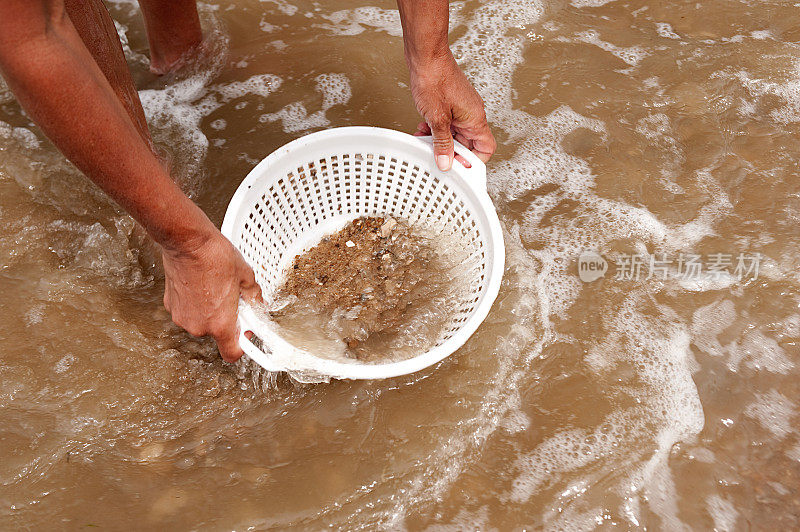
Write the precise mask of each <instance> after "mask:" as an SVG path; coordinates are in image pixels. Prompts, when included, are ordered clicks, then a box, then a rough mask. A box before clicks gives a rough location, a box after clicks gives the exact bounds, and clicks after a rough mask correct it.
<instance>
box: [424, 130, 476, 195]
mask: <svg viewBox="0 0 800 532" xmlns="http://www.w3.org/2000/svg"><path fill="white" fill-rule="evenodd" d="M416 138H418V139H420V140H422V141H424V142H425V143H426V144H428V145H430V146H433V137H432V136H430V135H428V136H424V137H416ZM453 147H454V149H455V152H456V153H457V154H458V155H460V156H462V157H463V158H464V159H466V160H467V162H469V164H471V165H472V167H471V168H467V167H466V166H464V165H463V164H461V161H458V160H456V159H454V160H453V164H458V165H461V167H462V168H463V169H464V170H463V172H464V174H465V175H467V176H469V178H470V181H469V182H468V184H469V185H476V184H479V185H481V186H482V187H483V189H484V190H485V189H486V164H485V163H484V162H483V161H481V160H480V159H479V158H478V156H477V155H475V154H474V153H472V151H470V149H469V148H467V147H466V146H464V145H463V144H461V143H460V142H458V141H457V140H456V139H453Z"/></svg>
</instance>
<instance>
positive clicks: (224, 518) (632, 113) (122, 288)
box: [0, 0, 800, 530]
mask: <svg viewBox="0 0 800 532" xmlns="http://www.w3.org/2000/svg"><path fill="white" fill-rule="evenodd" d="M392 7H393V6H392V5H391V4H390V3H389V2H383V1H380V2H377V0H370V1H369V2H368V3H367V5H365V4H364V3H362V2H357V1H349V0H338V1H336V2H319V3H318V2H310V1H305V0H271V1H262V2H257V1H255V0H247V1H244V0H243V1H239V2H228V1H224V0H218V1H213V2H209V3H207V4H205V5H204V9H203V20H204V24H205V26H206V28H207V31H208V32H209V34H211V35H212V37H211V39H212V42H213V47H212V48H213V49H214V50H215V51H216V52H217V54H216V55H215V56H214V57H213V58H207V59H205V60H204V62H203V63H202V64H201V65H200V66H197V67H196V69H195V71H194V72H193V73H188V74H184V75H183V76H179V77H178V78H171V79H161V78H156V77H154V76H152V75H150V74H149V73H148V71H147V59H146V52H147V50H146V45H145V38H144V34H143V28H142V21H141V18H140V16H139V14H138V11H137V8H136V5H135V3H130V2H124V1H116V2H111V3H110V4H109V8H110V10H111V12H112V15H113V16H114V18H115V20H116V21H117V22H118V23H119V30H120V32H121V33H122V34H123V35H124V36H125V39H126V48H127V55H128V59H129V62H130V64H131V67H132V69H133V72H134V76H135V79H136V82H137V84H138V86H139V88H140V89H141V91H142V100H143V102H144V104H145V108H146V112H147V114H148V119H149V121H150V124H151V128H152V130H153V133H154V136H155V138H156V140H157V141H158V143H159V145H160V146H161V147H162V148H163V149H164V150H165V151H166V152H167V153H168V154H169V155H170V157H171V160H172V164H173V166H174V169H175V175H176V179H178V180H179V181H180V182H181V184H182V186H183V187H184V188H185V189H186V190H187V191H189V192H190V193H192V194H193V196H194V198H195V199H196V201H198V202H199V204H200V205H201V206H202V207H203V208H204V209H205V210H206V211H207V212H208V213H209V215H210V216H211V218H212V220H214V221H216V222H218V223H219V222H220V221H221V219H222V216H223V214H224V211H225V208H226V205H227V201H228V199H229V198H230V197H231V195H232V194H233V192H234V190H235V189H236V187H237V185H238V183H239V182H240V181H241V179H242V178H243V177H244V176H245V175H246V173H247V172H248V171H249V170H250V169H251V168H252V167H253V166H254V165H255V163H256V162H257V161H259V160H260V159H262V158H263V157H264V156H266V155H267V154H268V153H270V152H271V151H272V150H273V149H275V148H277V147H278V146H280V145H282V144H284V143H286V142H287V141H289V140H291V139H294V138H297V137H298V136H300V135H302V134H304V133H307V132H310V131H314V130H318V129H320V128H324V127H331V126H342V125H354V124H369V125H378V126H384V127H391V128H396V129H403V130H411V129H413V127H414V125H415V124H416V121H417V117H416V114H415V112H414V108H413V105H412V103H411V100H410V97H409V92H408V88H407V82H408V80H407V73H406V71H405V66H404V62H403V57H402V52H401V40H400V37H399V24H398V21H397V15H396V12H394V11H392ZM452 12H453V16H452V23H451V39H452V43H453V49H454V51H455V53H456V55H457V57H458V59H459V61H460V62H461V63H462V65H463V66H464V68H465V70H466V71H467V73H468V74H469V76H470V77H471V79H472V80H473V81H474V82H475V83H476V85H477V86H478V87H479V90H480V92H481V94H482V96H483V97H484V99H485V100H486V103H487V107H488V112H489V117H490V120H491V122H492V124H493V127H494V130H495V133H496V135H497V137H498V140H499V145H500V148H499V150H498V153H497V155H496V157H495V158H494V159H493V161H492V163H491V164H490V166H489V190H490V193H491V195H492V197H493V199H494V201H495V204H496V206H497V209H498V212H499V214H500V217H501V220H502V222H503V224H504V227H505V230H506V242H507V254H508V260H507V271H506V276H505V281H504V284H503V286H502V289H501V292H500V296H499V298H498V300H497V303H496V304H495V306H494V308H493V310H492V312H491V314H490V315H489V317H488V319H487V320H486V322H485V323H484V324H483V325H482V326H481V328H480V329H479V330H478V332H477V333H476V334H475V335H474V336H473V338H472V339H471V340H470V341H469V342H468V343H467V344H466V345H465V346H464V348H462V349H461V350H460V351H458V352H457V353H456V354H454V355H453V356H452V357H450V358H449V359H447V360H445V361H444V362H442V363H441V364H439V365H438V366H437V367H435V368H430V369H429V370H426V371H423V372H420V373H418V374H415V375H412V376H407V377H402V378H396V379H391V380H386V381H375V382H332V383H330V384H322V385H299V384H294V383H292V382H290V381H287V380H285V379H278V380H277V381H276V382H271V383H266V382H264V380H263V379H255V380H254V379H252V378H251V377H250V376H248V375H247V374H246V373H245V374H244V376H241V375H242V374H240V372H239V370H238V369H237V368H236V367H233V366H229V365H225V364H223V363H222V362H221V361H220V359H219V357H218V355H217V354H216V353H215V351H214V347H213V344H212V343H211V342H209V341H206V340H198V339H193V338H191V337H190V336H188V335H187V334H185V333H183V332H181V331H180V330H178V329H177V328H176V327H174V326H173V325H171V324H170V320H169V318H168V316H167V315H166V313H165V311H164V310H163V309H162V308H161V297H162V288H163V275H162V273H161V271H160V269H159V268H160V266H159V265H158V264H157V263H158V261H157V254H156V251H155V249H154V247H153V246H152V244H150V243H149V242H148V241H147V239H146V238H144V237H143V235H142V233H141V231H140V230H139V229H138V228H137V227H136V226H135V224H134V223H132V221H131V220H130V218H128V217H127V216H125V215H124V213H122V212H121V211H120V210H119V209H118V208H116V207H115V206H114V205H113V204H112V203H111V202H110V201H109V200H108V199H107V198H106V197H105V196H104V195H103V194H102V193H100V192H99V191H98V190H97V189H96V188H94V187H93V186H92V185H90V184H89V183H88V182H87V180H86V179H84V178H83V177H81V176H80V175H79V174H78V173H77V172H76V171H75V170H74V169H73V168H72V167H71V166H70V165H69V164H67V163H65V162H64V160H63V159H62V157H60V156H59V155H58V153H57V152H56V151H55V150H54V149H53V147H52V146H51V145H50V144H49V143H48V142H47V141H46V140H45V139H44V138H43V136H42V134H41V133H40V132H39V131H38V130H37V129H36V128H35V127H34V126H33V125H32V124H31V123H30V122H29V120H28V119H27V118H26V117H25V116H24V114H23V113H22V112H21V111H20V109H19V107H18V105H17V104H16V102H15V101H14V100H13V98H12V97H11V96H10V95H9V94H8V92H7V91H5V90H2V91H0V224H2V226H3V230H2V231H1V232H0V293H2V297H1V298H0V342H1V343H0V346H2V347H1V349H2V361H1V362H0V412H2V417H1V420H0V524H2V527H3V528H6V529H10V528H30V529H36V528H56V529H82V528H84V527H94V526H97V527H101V528H105V529H112V530H113V529H130V528H156V527H159V528H167V527H169V528H174V529H205V530H216V529H236V530H239V529H247V528H253V529H266V528H271V527H274V528H293V529H321V528H325V527H331V528H334V529H348V530H350V529H373V528H376V527H382V528H408V529H415V530H416V529H450V528H452V529H458V528H480V529H500V530H508V529H521V528H527V529H559V528H561V529H568V530H578V529H593V528H610V527H611V526H612V525H619V526H620V527H622V528H623V529H635V528H650V529H669V530H673V529H679V528H695V529H710V528H712V527H716V528H717V529H719V530H749V529H764V530H767V529H770V530H776V529H784V530H785V529H790V528H797V527H798V526H800V504H798V501H799V500H800V497H799V496H798V488H799V487H800V432H798V430H797V428H796V427H797V422H798V415H797V414H798V410H797V409H798V401H800V379H798V374H799V373H800V370H799V369H798V368H797V360H798V354H800V349H799V348H798V341H800V313H799V311H798V307H800V293H799V292H798V290H799V289H800V286H799V283H800V275H798V266H800V250H799V249H798V243H797V240H798V237H799V236H800V230H799V229H798V223H800V180H798V177H797V161H798V157H799V156H800V142H799V141H798V135H800V55H798V51H799V50H800V49H799V48H798V44H797V41H798V40H800V32H798V29H797V28H798V27H800V7H797V6H796V5H795V4H794V3H793V2H780V1H755V0H753V1H740V0H709V1H706V2H700V3H698V2H682V1H672V2H660V1H656V0H636V1H623V0H572V2H571V3H570V2H565V1H561V0H552V1H546V2H537V1H531V0H527V1H494V2H493V1H488V0H487V1H482V2H474V1H466V2H454V3H453V4H452ZM584 249H590V250H594V251H596V252H598V253H600V254H601V255H602V256H603V257H605V258H606V260H607V261H608V262H609V264H610V265H609V270H608V271H607V272H606V275H605V277H602V278H600V279H597V280H595V281H593V282H587V283H584V282H582V281H581V280H580V278H579V275H578V273H579V269H578V268H579V265H578V257H579V255H580V254H581V251H582V250H584ZM653 254H656V255H655V256H657V257H661V258H664V257H667V258H669V259H670V260H673V259H674V261H675V262H677V259H678V257H679V256H680V254H685V255H691V254H697V255H701V256H702V257H703V260H704V261H706V266H708V261H710V260H711V259H710V258H708V257H710V256H711V255H713V254H725V255H729V256H733V257H734V260H733V263H735V262H736V260H735V257H736V256H738V254H744V255H745V256H754V255H755V254H759V255H760V262H759V271H758V275H757V276H755V275H754V272H753V271H750V272H744V273H745V275H734V274H733V272H734V267H733V265H731V266H730V268H728V269H729V270H730V273H725V272H723V273H719V274H716V273H712V272H710V271H709V272H707V273H706V271H702V272H701V273H700V274H696V275H692V276H688V275H687V276H685V278H680V277H678V275H677V273H679V272H678V271H677V270H676V269H675V268H677V266H676V265H675V263H673V265H672V266H671V267H672V268H673V269H672V270H670V269H667V270H666V271H667V273H668V274H669V275H665V276H659V275H652V276H649V277H650V278H647V277H648V275H647V274H643V275H641V276H640V277H639V278H638V279H637V278H635V277H634V276H632V275H629V276H628V277H626V276H625V275H624V274H625V273H626V270H625V266H624V264H625V260H626V257H627V258H632V257H633V256H634V255H636V256H638V257H645V260H649V257H650V256H651V255H653ZM706 270H708V268H706ZM631 272H632V270H631ZM629 273H630V272H629ZM695 273H696V272H695ZM739 273H740V274H741V273H742V272H741V271H740V272H739ZM618 274H619V275H618ZM672 274H675V275H672ZM265 384H271V387H269V388H267V389H265V386H264V385H265Z"/></svg>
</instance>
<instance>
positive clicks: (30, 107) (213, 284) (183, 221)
mask: <svg viewBox="0 0 800 532" xmlns="http://www.w3.org/2000/svg"><path fill="white" fill-rule="evenodd" d="M0 73H2V74H3V76H4V78H5V79H6V81H7V82H8V85H9V87H10V88H11V89H12V91H13V92H14V94H15V95H16V96H17V99H18V100H19V102H20V104H21V105H22V106H23V107H24V108H25V110H26V111H27V112H28V114H29V115H30V116H31V118H32V119H33V120H35V121H36V123H37V124H38V125H39V126H40V127H41V128H42V130H43V131H44V133H45V134H46V135H47V136H48V137H49V138H50V139H51V140H52V141H53V142H54V143H55V145H56V146H57V147H58V148H59V149H60V150H61V151H62V152H63V153H64V155H65V156H66V157H67V158H69V159H70V161H72V162H73V163H74V164H75V165H76V166H77V167H78V168H80V169H81V170H82V171H83V172H84V173H85V174H86V175H87V176H88V177H89V178H91V179H92V181H94V182H95V183H97V184H98V185H99V186H100V187H101V188H102V189H103V190H105V191H106V192H107V193H108V194H109V195H110V196H111V197H112V198H114V199H115V200H116V201H117V202H118V203H119V204H120V205H122V207H124V208H125V209H126V210H127V211H128V212H130V213H131V215H132V216H133V217H134V218H136V220H138V221H139V222H140V223H141V224H142V225H143V226H144V227H145V229H146V230H147V231H148V232H149V233H150V235H151V236H152V237H153V238H154V239H155V240H156V241H157V242H158V243H159V244H161V245H162V247H163V249H164V269H165V273H166V275H167V288H166V292H165V298H164V299H165V304H166V305H167V307H168V309H170V307H172V308H171V311H172V314H173V319H174V320H175V322H176V323H178V324H179V325H182V326H184V327H185V328H186V329H187V330H188V331H189V332H190V333H192V334H196V335H204V334H212V335H214V336H215V338H216V339H217V341H218V343H219V345H220V352H221V353H222V354H223V357H225V358H226V359H235V358H238V357H239V356H240V355H241V351H240V350H239V348H238V345H236V339H235V333H236V329H235V319H236V311H235V305H236V303H237V302H238V297H239V285H240V284H241V285H242V286H244V287H245V288H246V289H248V290H250V291H251V292H254V291H255V290H254V286H255V283H254V279H253V277H252V272H251V271H249V268H247V266H246V264H244V261H243V260H242V259H241V256H239V255H238V253H237V252H235V250H233V248H232V246H230V243H229V242H227V241H226V240H225V239H224V237H222V235H220V234H219V231H218V230H217V229H216V227H215V226H214V225H213V224H212V223H211V221H210V220H209V219H208V217H206V215H205V214H204V213H203V212H202V210H200V208H199V207H197V206H196V205H195V204H194V203H193V202H192V201H191V200H190V199H189V198H187V197H186V196H185V195H184V194H183V192H181V190H180V189H179V188H178V186H177V185H176V184H175V183H174V182H173V181H172V179H171V178H170V176H169V174H168V172H167V171H166V169H165V168H164V166H163V165H162V164H161V162H160V161H159V160H158V158H157V157H156V155H155V154H154V152H153V151H152V149H151V147H150V146H149V145H148V143H147V141H146V140H145V138H143V136H142V135H141V134H140V132H139V131H138V130H137V128H136V126H135V125H134V124H133V122H132V120H131V118H130V116H129V115H128V113H127V112H126V110H125V108H124V107H123V105H122V104H121V103H120V101H119V99H118V98H117V96H116V95H115V93H114V91H113V89H112V88H111V86H110V84H109V83H108V80H107V79H106V78H105V76H104V75H103V73H102V71H101V70H100V68H99V67H98V66H97V64H96V63H95V62H94V60H93V58H92V56H91V54H90V53H89V51H88V50H87V49H86V47H85V46H84V44H83V42H82V40H81V38H80V36H79V35H78V33H77V32H76V30H75V28H74V27H73V25H72V23H71V21H70V19H69V17H68V16H67V15H66V13H65V11H64V5H63V1H61V0H38V1H35V0H0ZM247 273H249V275H247ZM220 280H221V281H220ZM195 288H196V289H195ZM234 292H235V293H234ZM208 301H210V302H211V305H210V307H211V308H207V307H209V303H208ZM232 306H233V312H232V315H231V307H232ZM198 308H199V309H204V310H205V311H204V312H202V314H204V315H203V316H198V315H197V314H192V313H193V312H194V313H197V312H198Z"/></svg>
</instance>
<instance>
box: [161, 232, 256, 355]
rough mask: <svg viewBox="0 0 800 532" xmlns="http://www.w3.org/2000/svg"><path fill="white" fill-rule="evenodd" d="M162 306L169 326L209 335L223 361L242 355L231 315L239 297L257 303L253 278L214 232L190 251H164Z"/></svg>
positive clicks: (236, 252)
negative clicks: (164, 308)
mask: <svg viewBox="0 0 800 532" xmlns="http://www.w3.org/2000/svg"><path fill="white" fill-rule="evenodd" d="M162 257H163V260H164V276H165V286H164V306H165V307H166V308H167V311H168V312H170V313H171V314H172V321H174V322H175V323H176V324H177V325H180V326H181V327H183V328H184V329H186V331H187V332H188V333H189V334H192V335H194V336H205V335H210V336H213V337H214V340H216V342H217V346H218V347H219V353H220V355H222V358H223V359H224V360H226V361H227V362H235V361H237V360H239V358H240V357H241V356H242V355H243V354H244V353H243V351H242V348H241V347H240V346H239V341H238V330H237V324H236V315H237V312H238V307H239V297H240V296H241V297H243V298H244V299H247V300H256V301H260V300H261V288H260V287H259V286H258V284H256V279H255V275H254V274H253V270H252V269H251V268H250V266H248V265H247V263H246V262H245V261H244V259H243V258H242V255H241V254H240V253H239V251H238V250H237V249H236V248H234V247H233V244H231V243H230V241H228V239H227V238H225V237H224V236H222V234H221V233H220V232H219V231H217V230H216V228H214V229H213V231H211V232H210V234H209V237H208V238H206V239H204V240H203V241H202V243H201V244H199V245H194V246H191V247H190V248H189V249H184V250H175V249H168V248H166V247H165V248H163V252H162Z"/></svg>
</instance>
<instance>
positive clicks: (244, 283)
mask: <svg viewBox="0 0 800 532" xmlns="http://www.w3.org/2000/svg"><path fill="white" fill-rule="evenodd" d="M243 269H244V271H243V272H242V274H241V277H242V280H241V283H240V285H239V286H240V291H241V296H242V298H243V299H244V300H245V301H250V302H256V303H261V302H262V301H263V300H264V299H263V297H262V296H261V287H260V286H259V285H258V283H257V282H256V275H255V273H253V269H252V268H250V267H249V266H247V265H245V266H244V268H243Z"/></svg>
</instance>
